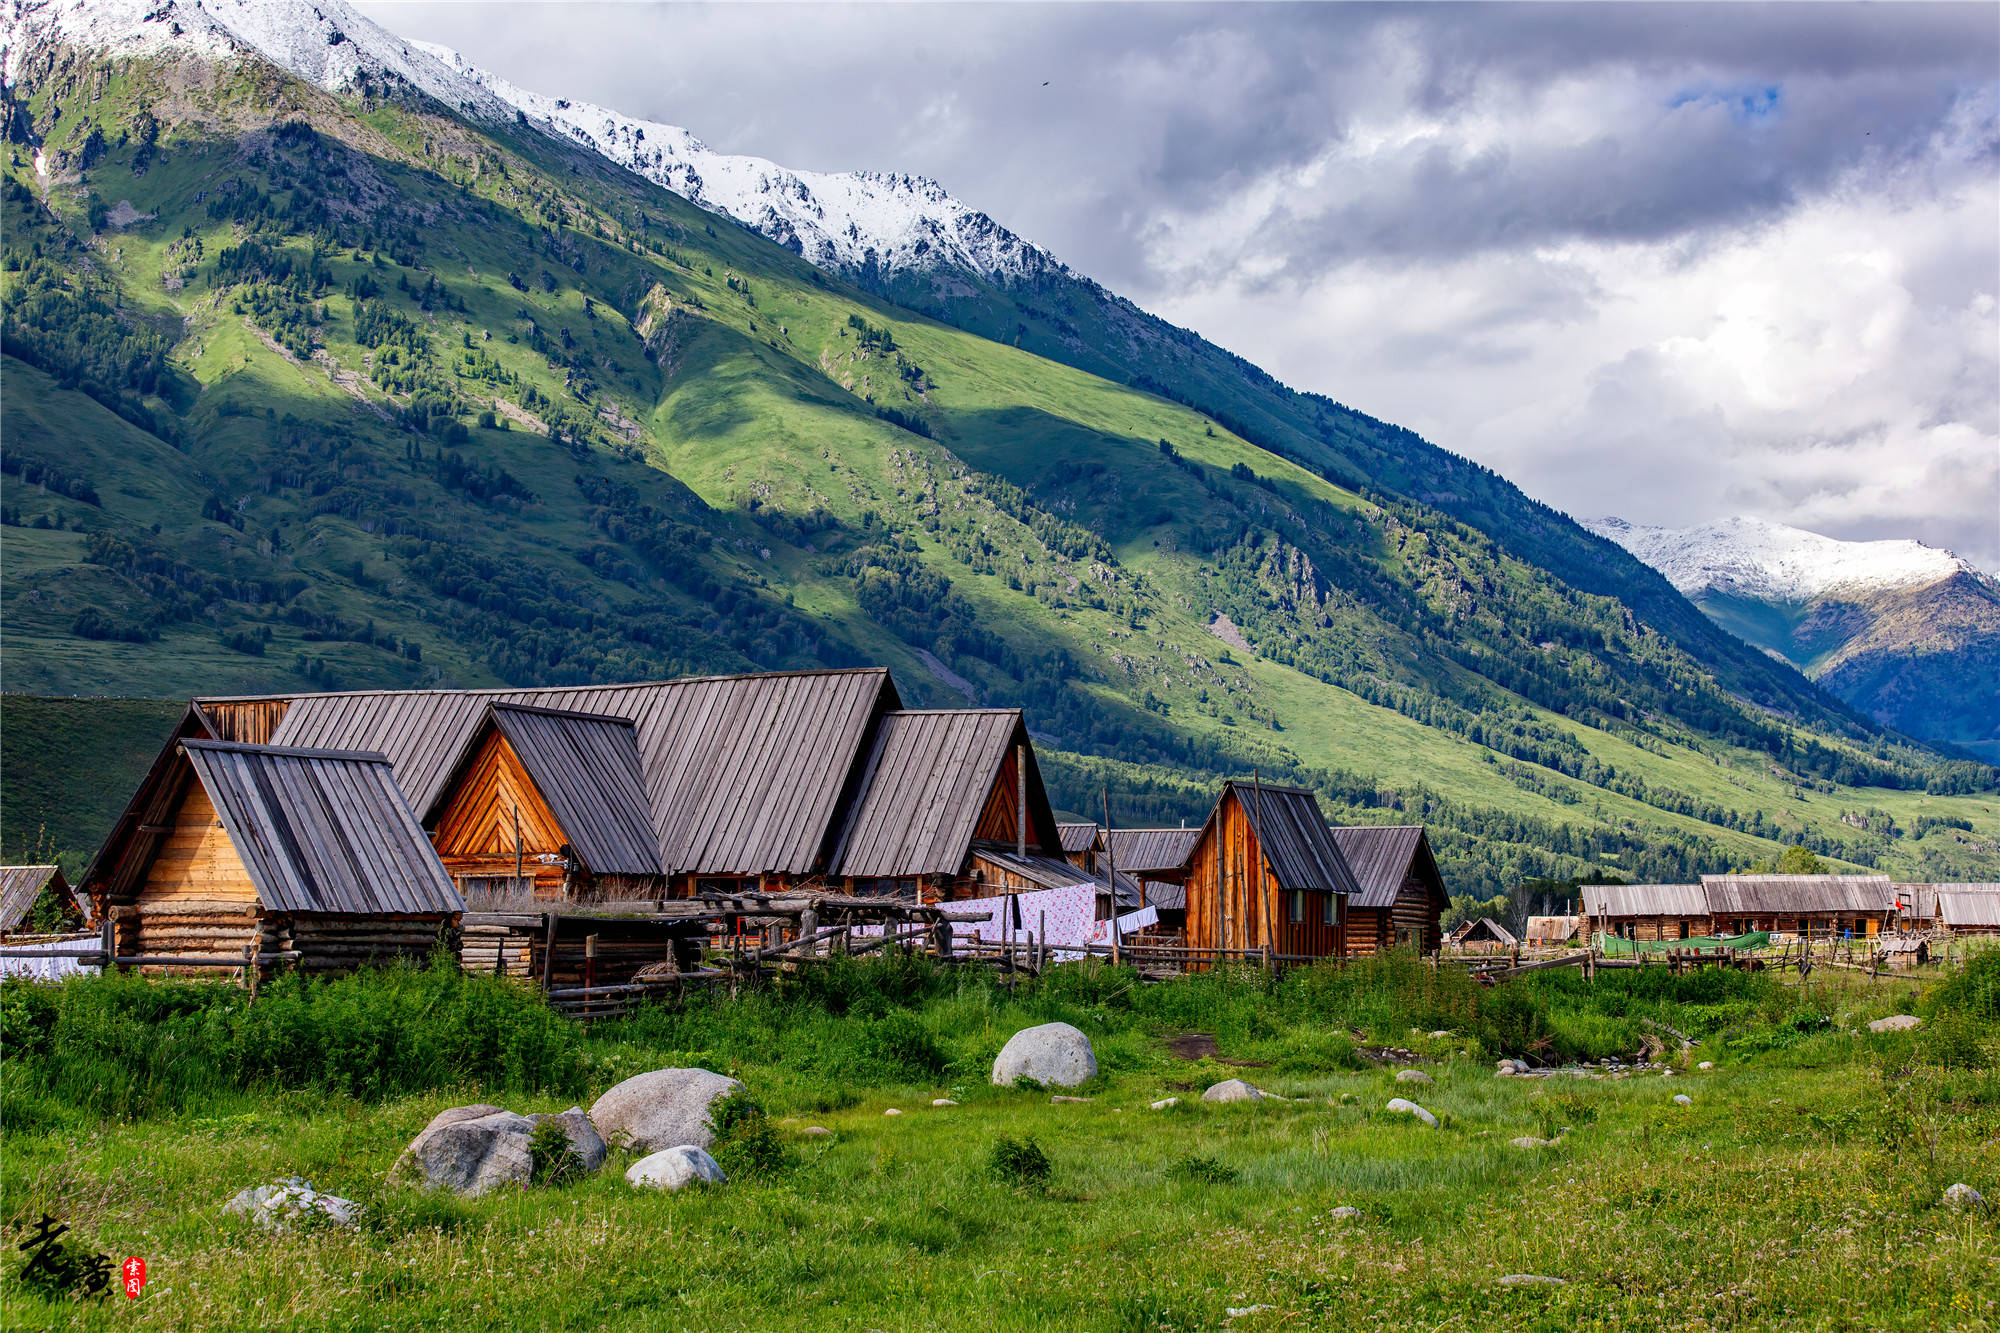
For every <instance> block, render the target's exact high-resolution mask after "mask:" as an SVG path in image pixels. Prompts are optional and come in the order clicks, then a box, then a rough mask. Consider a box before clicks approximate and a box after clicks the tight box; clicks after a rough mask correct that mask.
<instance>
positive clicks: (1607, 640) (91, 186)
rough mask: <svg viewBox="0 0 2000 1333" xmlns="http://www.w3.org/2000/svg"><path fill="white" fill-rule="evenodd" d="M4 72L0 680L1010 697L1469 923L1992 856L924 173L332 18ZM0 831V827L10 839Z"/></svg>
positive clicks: (58, 34) (1835, 739) (1740, 682)
mask: <svg viewBox="0 0 2000 1333" xmlns="http://www.w3.org/2000/svg"><path fill="white" fill-rule="evenodd" d="M0 69H4V75H5V86H4V88H0V125H4V132H5V137H6V143H5V145H4V146H0V223H4V227H0V242H4V249H5V254H4V263H0V339H4V344H0V350H4V352H5V355H4V356H0V378H4V383H0V390H4V401H5V411H6V431H5V434H6V440H5V443H6V452H5V456H4V459H3V460H0V471H4V476H0V523H4V524H6V525H7V526H6V536H5V542H6V557H7V558H6V567H5V578H4V580H0V599H4V606H0V612H4V617H5V624H6V626H7V642H6V648H5V652H6V684H7V688H8V689H9V690H11V691H20V692H24V693H44V694H47V693H65V694H105V695H126V696H147V697H152V698H160V697H168V696H173V695H176V694H179V695H186V694H190V693H196V692H202V693H215V692H250V691H272V692H280V691H283V692H289V691H296V690H300V689H311V688H321V689H326V688H336V687H349V688H368V687H377V686H382V687H398V688H404V687H409V686H412V685H426V684H428V685H497V684H518V685H530V684H565V683H581V682H586V681H615V680H632V679H642V678H658V677H661V676H668V675H678V674H686V673H696V672H707V671H740V670H748V669H753V668H764V669H784V668H801V667H815V666H837V665H849V664H854V663H857V662H873V663H882V664H886V665H888V666H890V667H892V668H894V669H895V671H896V674H897V681H898V684H899V687H900V688H901V689H902V690H903V692H904V694H905V697H906V698H908V699H909V700H910V701H911V702H913V703H919V702H920V703H923V704H925V705H928V706H939V707H949V706H963V705H965V704H967V703H974V704H982V705H983V704H1023V705H1025V706H1026V707H1027V708H1028V709H1029V711H1030V716H1031V719H1032V721H1033V725H1034V726H1035V728H1036V731H1037V740H1038V743H1039V746H1040V753H1041V756H1042V762H1043V764H1044V772H1045V774H1046V775H1047V776H1048V777H1049V780H1050V781H1051V783H1052V785H1053V788H1054V791H1055V794H1056V798H1057V800H1058V801H1059V802H1060V803H1062V804H1064V805H1065V806H1066V807H1067V808H1069V809H1073V810H1077V811H1094V810H1096V809H1098V808H1100V807H1099V803H1100V801H1101V800H1102V793H1103V791H1104V789H1105V788H1106V787H1108V788H1109V789H1110V800H1111V803H1112V805H1113V816H1114V818H1117V819H1119V820H1120V821H1121V822H1134V823H1136V822H1164V823H1172V822H1175V821H1177V820H1179V819H1182V818H1187V817H1199V815H1200V814H1201V813H1202V812H1203V811H1205V810H1206V808H1207V803H1208V800H1209V798H1210V796H1211V794H1212V791H1213V783H1214V781H1215V780H1216V779H1217V778H1218V777H1219V776H1221V775H1225V774H1229V773H1239V772H1244V771H1248V770H1251V769H1258V770H1261V771H1262V772H1263V773H1264V774H1265V775H1266V776H1267V777H1283V778H1285V779H1288V780H1296V781H1299V782H1303V783H1307V784H1310V785H1312V786H1313V787H1314V788H1315V790H1317V791H1318V792H1319V793H1320V795H1321V797H1322V799H1323V800H1324V801H1325V802H1326V806H1327V809H1328V810H1329V811H1330V812H1332V813H1335V814H1336V815H1338V816H1340V817H1342V818H1348V819H1357V820H1364V821H1366V820H1378V821H1379V820H1384V819H1387V820H1403V819H1413V818H1416V819H1421V820H1422V821H1423V822H1424V823H1425V824H1426V825H1427V826H1428V827H1429V828H1430V829H1431V832H1432V842H1433V846H1434V847H1435V848H1436V850H1437V853H1438V855H1439V857H1440V858H1441V860H1442V861H1443V862H1444V863H1445V864H1446V865H1447V867H1448V871H1449V873H1450V874H1451V876H1452V877H1453V881H1454V885H1455V887H1462V888H1464V889H1466V890H1468V891H1478V892H1479V893H1480V894H1481V895H1482V896H1484V895H1485V894H1489V893H1491V892H1494V891H1497V890H1498V889H1501V888H1504V887H1508V886H1510V885H1513V884H1515V883H1518V882H1519V881H1520V880H1522V879H1524V878H1535V877H1544V876H1547V877H1556V878H1569V877H1575V876H1580V875H1585V874H1590V873H1595V872H1599V871H1602V870H1606V869H1610V870H1613V871H1616V872H1617V873H1619V874H1621V875H1625V876H1635V877H1642V878H1648V879H1672V880H1679V879H1685V878H1686V877H1688V876H1689V875H1692V874H1695V873H1699V871H1701V870H1703V869H1714V868H1717V867H1723V866H1729V865H1738V864H1748V863H1749V862H1750V861H1752V860H1755V859H1760V858H1769V857H1771V856H1772V855H1774V854H1775V853H1776V852H1777V851H1779V850H1781V849H1782V848H1784V847H1787V846H1790V845H1793V844H1796V843H1804V844H1806V845H1809V846H1811V847H1812V848H1813V849H1814V850H1815V851H1816V852H1818V853H1819V854H1821V855H1823V856H1826V857H1828V858H1830V859H1834V860H1837V861H1840V862H1841V863H1843V864H1850V865H1882V866H1887V867H1892V868H1894V869H1896V870H1897V871H1898V873H1901V874H1904V875H1905V876H1906V877H1909V878H1917V879H1963V878H1990V877H1992V876H1993V875H1994V874H1996V873H2000V818H1996V817H1995V815H1994V813H1993V811H1992V810H1991V809H1990V808H1989V806H1988V804H1987V801H1988V797H1987V796H1986V793H1987V792H1989V791H1990V790H1991V789H1992V787H1993V785H1994V781H1995V775H1994V773H1993V771H1992V770H1991V769H1989V768H1986V767H1984V766H1981V765H1978V764H1974V763H1970V762H1966V761H1964V760H1963V759H1961V758H1958V757H1955V756H1947V755H1942V754H1940V753H1939V752H1938V751H1937V750H1935V749H1933V748H1930V747H1928V746H1925V745H1922V744H1919V743H1915V742H1912V741H1909V740H1907V739H1905V738H1903V737H1900V736H1897V735H1893V734H1890V733H1889V732H1887V731H1885V730H1884V729H1883V728H1882V727H1880V726H1879V725H1878V724H1876V723H1874V722H1872V721H1870V720H1869V719H1867V718H1866V717H1864V716H1862V715H1861V714H1859V713H1857V712H1856V711H1854V710H1853V709H1852V708H1850V707H1848V706H1847V705H1845V704H1843V703H1841V702H1840V701H1839V700H1837V699H1835V698H1834V697H1833V696H1831V695H1830V694H1828V693H1827V692H1825V691H1824V690H1822V689H1820V688H1819V687H1817V686H1815V685H1814V684H1813V683H1812V682H1810V681H1808V680H1807V679H1806V678H1805V677H1804V676H1802V675H1801V674H1800V673H1799V672H1798V671H1797V670H1795V669H1794V668H1793V667H1792V666H1790V665H1788V664H1787V663H1785V662H1782V661H1774V660H1773V659H1772V658H1771V657H1769V656H1768V655H1766V654H1765V653H1763V652H1760V651H1758V650H1757V649H1756V648H1753V647H1751V646H1750V645H1748V644H1746V643H1745V642H1743V641H1742V640H1741V639H1739V638H1737V637H1735V636H1733V635H1731V634H1729V633H1725V632H1724V631H1723V630H1722V629H1721V628H1719V627H1718V626H1717V625H1716V624H1715V623H1713V622H1712V621H1711V620H1710V619H1709V618H1708V617H1706V616H1704V615H1703V614H1702V613H1701V611H1700V610H1698V609H1697V608H1696V607H1695V606H1694V605H1693V604H1691V603H1690V602H1689V601H1688V600H1687V599H1686V598H1684V597H1683V596H1682V595H1681V594H1680V593H1679V592H1677V591H1675V589H1674V587H1673V586H1672V584H1670V583H1669V582H1668V580H1667V579H1666V578H1665V577H1663V576H1662V575H1661V574H1659V573H1658V572H1656V571H1655V570H1653V569H1651V568H1649V567H1648V566H1646V565H1645V564H1643V563H1642V562H1641V561H1639V560H1638V559H1636V558H1634V557H1633V556H1632V555H1631V554H1629V553H1628V552H1627V551H1625V550H1624V549H1622V548H1621V547H1620V546H1618V545H1617V544H1616V543H1614V542H1610V541H1606V540H1604V539H1602V538H1600V537H1598V536H1595V535H1593V534H1591V533H1589V532H1587V531H1585V530H1584V529H1583V528H1582V527H1580V526H1578V525H1577V524H1576V523H1574V522H1572V521H1571V520H1569V519H1568V518H1567V517H1565V516H1563V515H1562V514H1559V513H1557V512H1556V511H1554V510H1552V509H1550V508H1549V507H1548V506H1546V505H1543V504H1540V503H1538V502H1537V501H1535V500H1533V499H1532V498H1530V497H1528V496H1526V495H1524V494H1522V493H1521V491H1520V490H1519V489H1518V488H1516V487H1514V486H1513V485H1512V484H1510V483H1509V482H1508V481H1507V480H1506V479H1505V478H1503V477H1500V476H1498V475H1497V474H1495V473H1494V472H1493V471H1491V470H1490V469H1487V468H1484V467H1480V466H1478V465H1477V464H1474V463H1471V462H1469V461H1468V460H1466V459H1465V458H1463V457H1460V456H1457V455H1454V454H1452V453H1450V452H1448V451H1446V450H1445V449H1442V448H1439V447H1438V446H1436V445H1434V444H1432V443H1430V442H1428V441H1425V440H1423V439H1421V438H1419V437H1418V436H1417V435H1415V434H1414V433H1412V432H1410V431H1408V430H1406V429H1403V428H1402V427H1399V426H1396V425H1394V424H1392V423H1389V422H1385V421H1381V420H1378V419H1376V418H1374V417H1371V416H1369V415H1367V414H1365V413H1363V412H1360V411H1357V410H1355V409H1354V408H1351V407H1349V406H1346V405H1344V404H1342V403H1340V402H1336V401H1334V400H1333V399H1331V398H1329V397H1326V396H1323V395H1319V394H1312V393H1303V392H1299V391H1297V390H1294V389H1292V388H1290V387H1288V386H1286V385H1284V384H1282V383H1280V382H1278V381H1277V380H1276V379H1274V378H1273V377H1271V376H1270V375H1268V374H1266V373H1265V372H1264V371H1262V370H1260V369H1259V368H1258V367H1256V366H1254V365H1252V364H1250V363H1249V362H1247V361H1245V360H1243V359H1242V358H1240V357H1237V356H1234V355H1233V354H1231V353H1229V352H1228V351H1226V350H1224V349H1222V348H1219V347H1216V346H1214V345H1213V344H1211V343H1208V342H1205V341H1203V340H1202V339H1201V338H1200V337H1198V336H1197V335H1195V334H1193V333H1191V332H1189V331H1188V330H1185V329H1179V328H1175V327H1174V326H1172V325H1169V324H1167V323H1165V322H1164V321H1162V320H1159V319H1157V318H1155V317H1154V316H1152V315H1149V314H1147V313H1146V312H1145V311H1143V310H1141V309H1139V308H1138V307H1137V306H1135V305H1134V304H1133V303H1131V302H1130V301H1127V300H1125V299H1123V298H1121V297H1119V296H1117V295H1116V294H1115V293H1112V292H1109V291H1107V290H1105V289H1104V288H1103V287H1102V286H1100V285H1099V284H1097V283H1095V282H1092V281H1091V280H1090V279H1089V278H1087V277H1085V276H1083V275H1080V274H1077V273H1075V272H1072V271H1071V270H1070V269H1068V268H1066V267H1065V266H1064V265H1062V263H1061V262H1060V261H1059V260H1057V259H1056V258H1055V257H1053V256H1051V255H1049V254H1048V253H1047V252H1046V251H1044V250H1041V249H1039V248H1037V247H1035V246H1033V245H1032V244H1031V243H1029V242H1027V241H1025V240H1023V239H1021V238H1020V237H1018V236H1015V235H1013V234H1012V233H1010V232H1008V231H1006V229H1005V228H1003V227H1000V226H999V225H998V224H996V223H994V222H993V221H992V220H991V219H990V218H987V217H986V216H985V215H984V214H982V213H980V212H979V211H978V210H976V209H973V208H970V207H969V206H967V205H965V204H963V203H962V202H960V201H957V200H955V199H953V198H952V197H951V196H950V195H949V194H948V193H946V192H945V191H944V190H943V189H942V188H941V187H940V186H938V185H937V184H936V183H934V182H930V181H925V180H921V179H919V178H916V177H909V176H900V175H870V174H852V175H839V174H814V173H806V172H791V171H787V170H785V169H784V168H782V167H778V166H776V165H774V164H771V163H766V162H762V161H760V160H757V159H751V158H742V157H730V156H727V155H722V154H716V153H712V152H710V151H709V150H708V149H707V148H705V147H703V146H702V145H701V144H700V142H699V141H698V140H697V139H695V138H694V137H693V136H692V135H689V134H688V133H687V132H686V131H684V130H681V129H678V128H676V127H673V126H665V125H659V124H654V123H650V122H645V121H640V120H635V119H633V118H630V117H623V116H620V115H618V114H616V113H615V112H612V111H608V110H605V109H602V108H596V107H590V106H586V105H583V104H580V103H576V102H573V101H568V100H566V99H563V98H558V97H553V96H548V95H542V94H535V93H529V92H526V91H523V90H521V89H518V88H514V87H512V86H511V85H508V84H507V83H506V82H505V81H504V80H499V79H496V78H494V77H493V76H491V75H488V74H486V73H484V72H482V71H479V70H477V69H474V68H473V67H471V66H469V65H467V64H466V63H465V62H464V61H462V60H460V59H458V58H457V57H456V56H453V55H452V54H451V53H449V52H443V51H440V50H438V49H436V48H429V47H425V46H422V45H420V44H417V43H414V42H409V41H406V40H404V39H402V38H400V37H397V36H396V35H394V34H393V33H390V32H387V31H385V30H384V29H382V28H381V27H380V26H379V25H377V24H375V23H374V22H372V21H371V20H369V19H368V18H366V17H365V16H363V15H361V14H359V13H357V12H356V11H355V10H354V9H352V8H351V7H350V6H349V5H347V4H345V3H342V0H200V2H199V3H197V2H196V0H91V3H87V4H79V3H76V0H44V2H42V3H36V2H35V0H17V2H16V3H14V4H12V5H11V6H9V7H6V8H0ZM75 730H76V728H75V727H74V726H72V725H71V723H70V721H69V720H68V715H67V714H65V720H64V722H63V724H62V726H60V727H56V726H51V727H50V728H47V729H45V731H44V734H48V735H59V734H74V733H75ZM31 731H32V729H31V728H21V727H14V728H10V729H9V730H8V732H7V746H8V755H9V757H8V763H9V765H10V766H13V765H15V764H16V758H15V756H14V746H15V744H16V741H17V740H18V738H19V737H21V736H23V735H26V734H30V732H31ZM73 757H74V756H73V755H64V754H53V753H51V754H43V755H29V756H24V757H21V758H20V759H19V761H18V762H19V764H20V765H22V766H25V767H14V768H12V771H27V770H32V769H33V768H35V766H36V765H38V764H40V765H44V766H46V765H53V764H58V763H61V764H68V763H70V762H72V760H73ZM17 785H18V784H17ZM36 818H37V816H36V813H35V811H34V809H33V808H32V807H31V806H29V805H28V804H26V803H24V802H22V801H9V802H6V803H0V819H4V820H5V821H6V824H5V826H4V828H0V835H4V838H5V840H6V842H7V847H8V849H9V850H12V849H13V848H15V847H17V846H18V845H19V844H20V843H22V842H23V841H27V840H32V838H33V836H34V832H35V822H34V821H35V820H36ZM64 836H65V839H66V845H68V846H71V847H76V846H84V845H87V838H88V836H89V833H88V831H87V830H81V831H72V832H70V833H67V834H65V835H64Z"/></svg>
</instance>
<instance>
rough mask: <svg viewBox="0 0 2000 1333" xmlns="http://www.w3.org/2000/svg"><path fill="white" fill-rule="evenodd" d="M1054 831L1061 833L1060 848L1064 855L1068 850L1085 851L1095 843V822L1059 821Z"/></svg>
mask: <svg viewBox="0 0 2000 1333" xmlns="http://www.w3.org/2000/svg"><path fill="white" fill-rule="evenodd" d="M1056 832H1058V833H1060V834H1061V835H1062V849H1063V852H1064V854H1065V855H1067V854H1068V853H1070V852H1087V851H1089V850H1090V849H1091V848H1092V847H1095V846H1096V845H1097V825H1095V824H1071V823H1061V824H1057V825H1056Z"/></svg>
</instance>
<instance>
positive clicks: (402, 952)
mask: <svg viewBox="0 0 2000 1333" xmlns="http://www.w3.org/2000/svg"><path fill="white" fill-rule="evenodd" d="M134 804H135V805H137V806H138V807H139V808H140V809H141V811H142V812H143V818H142V819H141V820H140V821H139V822H138V823H137V824H136V825H135V826H121V830H120V832H119V833H117V834H114V836H113V839H112V841H111V842H109V843H107V844H106V845H105V847H104V849H103V850H102V851H100V852H99V853H98V856H97V859H96V860H95V861H94V862H93V863H92V865H91V868H90V870H89V871H88V872H86V874H85V877H84V889H85V892H87V893H88V894H89V895H90V898H91V901H92V903H93V905H94V907H95V908H96V911H97V912H98V913H99V914H100V917H101V916H102V914H105V913H109V915H110V919H111V920H112V922H113V923H115V930H116V939H115V941H114V945H113V947H114V948H115V950H116V952H117V953H118V954H119V955H120V956H127V957H130V956H138V955H144V956H167V957H176V958H179V957H191V958H205V959H207V960H209V961H212V962H217V963H222V962H228V961H232V960H233V961H238V962H240V961H241V960H243V958H244V956H245V954H246V952H252V951H254V952H255V953H256V954H257V955H259V956H260V957H262V958H263V959H264V960H265V961H267V962H268V961H273V960H275V959H276V958H278V957H280V956H284V957H286V960H287V961H293V962H296V964H297V965H298V966H299V967H301V968H304V969H306V970H309V971H317V972H330V971H345V970H350V969H352V968H355V967H358V966H361V965H363V964H366V963H379V962H390V961H395V960H398V959H411V960H417V961H421V960H422V959H424V958H426V957H427V956H428V955H429V954H430V952H431V951H432V950H433V949H436V948H439V947H446V948H455V947H456V942H455V940H453V938H452V935H453V932H454V931H455V930H456V928H457V925H458V920H459V916H460V914H461V913H462V912H463V911H464V901H463V900H462V899H461V898H460V896H459V893H458V890H457V889H456V888H455V887H453V885H452V882H451V879H450V877H449V876H448V875H446V874H445V870H444V866H443V865H442V864H441V863H440V862H439V861H438V858H437V853H436V852H434V851H433V850H432V849H431V845H430V842H429V841H428V840H427V839H426V838H425V837H424V832H423V828H422V826H421V825H419V824H418V822H417V818H416V815H415V814H414V813H412V811H411V810H410V806H409V803H408V802H407V801H406V800H404V798H403V794H402V792H401V790H400V789H399V788H398V787H397V786H396V782H395V779H394V777H393V775H392V774H391V772H390V767H389V761H388V760H387V759H386V758H384V757H383V756H382V755H380V754H369V753H356V752H353V751H346V750H311V749H297V748H287V747H278V746H268V745H237V744H231V743H229V742H224V741H203V740H196V739H192V738H190V739H185V740H182V741H179V742H177V743H176V745H175V746H174V749H173V753H172V756H171V759H170V761H169V762H167V763H165V764H159V765H156V766H155V770H154V773H153V774H151V775H150V776H149V781H148V785H147V786H146V787H145V788H142V789H141V791H140V792H139V794H138V796H137V797H135V799H134ZM211 975H212V974H211Z"/></svg>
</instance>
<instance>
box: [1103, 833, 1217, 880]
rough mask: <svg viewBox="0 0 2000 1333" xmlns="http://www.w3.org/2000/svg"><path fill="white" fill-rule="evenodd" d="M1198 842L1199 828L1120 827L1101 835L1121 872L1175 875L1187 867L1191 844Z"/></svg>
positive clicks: (1113, 861) (1106, 848)
mask: <svg viewBox="0 0 2000 1333" xmlns="http://www.w3.org/2000/svg"><path fill="white" fill-rule="evenodd" d="M1200 841H1201V830H1200V829H1198V828H1120V829H1112V830H1110V831H1109V832H1107V833H1106V834H1105V835H1104V842H1105V850H1106V852H1107V853H1108V854H1109V855H1110V859H1111V863H1112V864H1113V865H1115V866H1117V867H1118V872H1119V873H1120V874H1124V873H1125V872H1127V871H1130V872H1131V873H1132V874H1134V875H1159V874H1174V873H1177V872H1179V871H1182V870H1185V869H1186V868H1187V860H1188V857H1189V855H1190V854H1192V853H1193V851H1194V845H1195V844H1196V843H1198V842H1200Z"/></svg>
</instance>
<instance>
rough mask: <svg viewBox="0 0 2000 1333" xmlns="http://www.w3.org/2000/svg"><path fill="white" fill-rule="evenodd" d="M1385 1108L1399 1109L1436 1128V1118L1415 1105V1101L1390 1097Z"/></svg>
mask: <svg viewBox="0 0 2000 1333" xmlns="http://www.w3.org/2000/svg"><path fill="white" fill-rule="evenodd" d="M1385 1109H1387V1110H1390V1111H1400V1112H1402V1113H1403V1114H1405V1115H1413V1116H1415V1117H1416V1118H1417V1119H1419V1120H1421V1121H1423V1122H1424V1123H1425V1124H1426V1125H1429V1126H1430V1127H1431V1128H1432V1129H1436V1128H1437V1123H1438V1118H1437V1117H1436V1116H1434V1115H1432V1114H1431V1113H1430V1112H1429V1111H1426V1110H1425V1109H1424V1108H1423V1107H1421V1106H1419V1105H1417V1104H1416V1103H1415V1102H1412V1101H1405V1100H1404V1099H1403V1098H1401V1097H1391V1098H1390V1099H1389V1105H1388V1106H1387V1107H1386V1108H1385Z"/></svg>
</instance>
